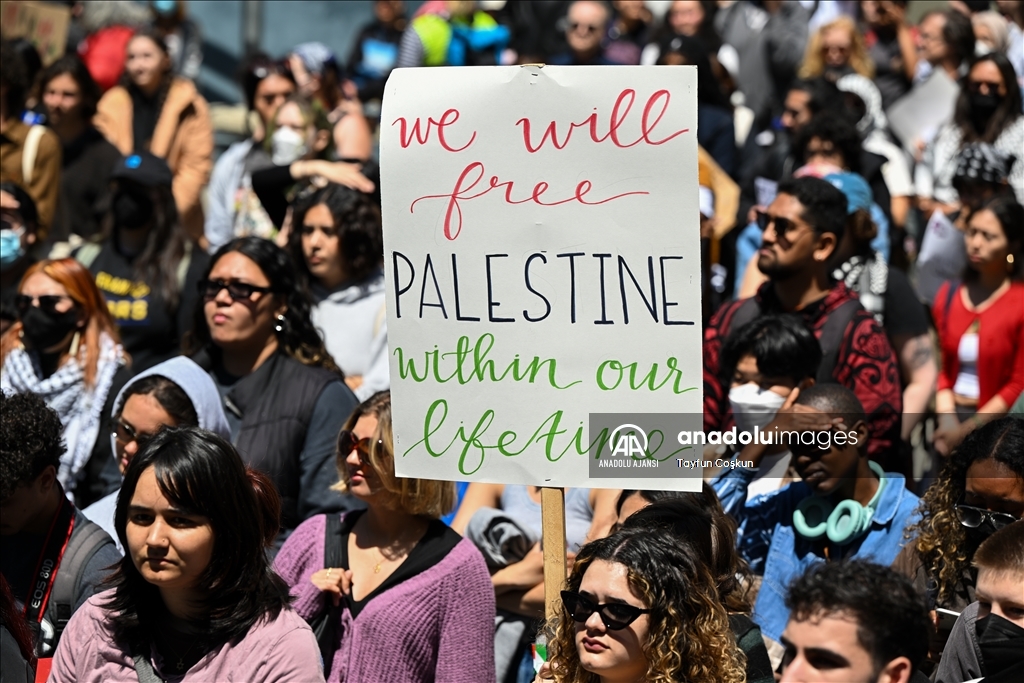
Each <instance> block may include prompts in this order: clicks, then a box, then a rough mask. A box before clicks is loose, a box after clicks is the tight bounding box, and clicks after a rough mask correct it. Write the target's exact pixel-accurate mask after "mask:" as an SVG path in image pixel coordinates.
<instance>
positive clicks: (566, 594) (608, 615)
mask: <svg viewBox="0 0 1024 683" xmlns="http://www.w3.org/2000/svg"><path fill="white" fill-rule="evenodd" d="M562 604H563V605H565V609H566V611H568V612H569V616H570V617H572V619H573V621H576V622H579V623H581V624H583V623H585V622H586V621H587V619H589V618H590V615H592V614H593V613H594V612H597V613H598V614H599V615H601V621H602V622H603V623H604V625H605V626H606V627H607V628H608V630H609V631H621V630H622V629H624V628H626V627H627V626H629V625H630V624H632V623H633V622H634V621H636V620H637V619H639V618H640V615H641V614H650V613H651V612H652V610H649V609H640V608H639V607H634V606H633V605H627V604H625V603H621V602H609V603H607V604H604V605H599V604H597V603H596V602H594V601H592V600H588V599H587V598H585V597H583V596H582V595H580V594H579V593H576V592H573V591H562Z"/></svg>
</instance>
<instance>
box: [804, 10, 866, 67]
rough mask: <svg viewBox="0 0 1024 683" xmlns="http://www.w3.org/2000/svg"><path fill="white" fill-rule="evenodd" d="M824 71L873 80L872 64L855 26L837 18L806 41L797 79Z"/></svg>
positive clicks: (844, 18)
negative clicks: (853, 74)
mask: <svg viewBox="0 0 1024 683" xmlns="http://www.w3.org/2000/svg"><path fill="white" fill-rule="evenodd" d="M826 72H828V73H830V74H834V75H836V76H837V77H838V76H845V75H846V74H850V73H856V74H860V75H861V76H864V77H865V78H874V76H875V64H874V62H872V61H871V58H870V57H869V56H868V48H867V45H866V44H865V43H864V36H863V35H862V34H861V32H860V31H858V30H857V24H856V23H854V21H853V19H851V18H850V17H847V16H841V17H838V18H836V19H834V20H833V21H830V22H828V23H827V24H824V25H823V26H822V27H821V28H819V29H818V32H817V33H815V34H813V35H812V36H811V39H810V40H809V41H808V42H807V52H806V53H805V54H804V63H803V64H802V65H801V66H800V72H799V74H798V76H799V77H800V78H816V77H818V76H821V75H823V74H825V73H826Z"/></svg>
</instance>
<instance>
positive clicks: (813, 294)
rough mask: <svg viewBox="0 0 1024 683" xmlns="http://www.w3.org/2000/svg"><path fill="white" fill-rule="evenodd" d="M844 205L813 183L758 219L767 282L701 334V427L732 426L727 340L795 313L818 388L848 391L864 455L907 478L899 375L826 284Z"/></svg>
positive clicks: (797, 182)
mask: <svg viewBox="0 0 1024 683" xmlns="http://www.w3.org/2000/svg"><path fill="white" fill-rule="evenodd" d="M846 209H847V200H846V195H844V194H843V193H842V192H841V191H840V190H838V189H836V188H835V187H834V186H833V185H832V184H831V183H828V182H826V181H824V180H821V179H820V178H796V179H792V180H787V181H785V182H783V183H782V184H781V185H780V186H779V193H778V195H777V196H776V197H775V200H774V201H773V202H772V203H771V205H770V206H769V207H768V208H767V209H766V210H765V211H764V212H763V213H761V214H760V215H759V216H758V221H759V224H760V225H761V226H762V228H763V229H764V235H763V242H762V245H761V249H760V250H759V251H758V259H757V267H758V268H760V270H761V272H763V273H765V274H766V275H767V276H768V278H769V279H768V282H765V283H764V284H763V285H762V286H761V287H760V289H758V291H757V294H756V295H755V296H753V297H752V298H750V299H743V300H740V301H734V302H731V303H729V304H727V305H725V306H723V307H722V308H721V309H719V311H718V313H716V314H715V315H714V317H713V318H712V319H711V323H710V325H709V326H708V328H707V329H706V330H705V332H704V429H706V430H726V429H729V428H731V427H732V426H733V424H734V420H733V416H732V410H731V408H730V406H729V400H728V393H729V385H728V384H726V383H724V382H723V380H722V377H721V376H720V374H721V359H720V354H721V349H722V346H723V344H724V343H725V341H726V340H727V339H728V338H729V335H730V334H732V333H733V332H734V331H736V330H738V329H740V328H741V327H742V326H743V325H745V324H746V323H748V322H751V321H752V320H755V319H756V318H758V317H759V316H761V315H766V314H775V315H779V314H784V313H796V314H797V315H799V316H800V317H801V318H802V319H803V321H804V322H805V323H806V324H807V326H808V327H809V328H810V329H811V330H812V331H813V332H814V336H815V337H817V338H818V342H819V343H820V344H821V351H822V362H821V365H820V366H819V367H818V374H817V378H816V379H817V383H818V384H822V383H827V382H834V383H838V384H841V385H843V386H845V387H847V388H849V389H851V390H852V391H853V393H854V394H856V396H857V398H858V399H859V401H860V403H861V405H862V406H863V407H864V410H865V411H866V412H867V425H868V428H869V430H870V432H871V442H870V444H869V445H868V452H869V453H870V455H871V457H872V458H873V459H876V460H878V462H879V463H880V464H881V465H882V466H883V468H884V469H885V470H887V471H895V472H900V473H901V474H904V475H906V474H909V473H910V463H909V462H901V461H900V457H899V453H898V451H897V450H895V449H893V445H894V444H895V443H897V441H898V439H899V435H900V411H901V409H902V406H903V399H902V396H901V393H900V380H899V377H900V374H899V367H898V365H897V363H896V354H895V353H894V352H893V350H892V347H891V346H890V345H889V340H888V339H887V338H886V336H885V332H883V331H882V329H881V328H880V327H879V326H878V324H877V323H876V322H875V319H874V317H873V316H872V315H871V314H870V313H868V312H867V311H865V310H864V308H863V307H862V306H861V305H860V302H859V301H858V300H857V297H856V296H855V295H854V294H853V293H852V292H851V291H850V290H849V289H848V288H847V287H846V285H845V284H843V283H842V282H833V281H832V276H831V273H830V270H829V265H828V263H829V259H830V257H831V256H832V255H833V254H834V253H835V250H836V247H837V246H838V244H839V242H840V241H841V240H842V237H843V232H844V229H845V226H846V217H847V212H846Z"/></svg>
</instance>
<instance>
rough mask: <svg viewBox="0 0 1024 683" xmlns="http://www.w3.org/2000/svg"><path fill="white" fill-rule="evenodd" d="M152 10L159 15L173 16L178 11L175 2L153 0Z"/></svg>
mask: <svg viewBox="0 0 1024 683" xmlns="http://www.w3.org/2000/svg"><path fill="white" fill-rule="evenodd" d="M153 9H155V10H156V11H157V12H159V13H160V14H173V13H174V12H175V11H176V10H177V9H178V3H177V2H176V0H155V1H154V2H153Z"/></svg>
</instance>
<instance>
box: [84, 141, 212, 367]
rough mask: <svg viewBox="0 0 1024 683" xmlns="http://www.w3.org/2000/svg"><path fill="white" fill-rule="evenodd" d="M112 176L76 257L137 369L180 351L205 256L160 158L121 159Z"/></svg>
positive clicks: (148, 155)
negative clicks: (96, 222) (186, 226)
mask: <svg viewBox="0 0 1024 683" xmlns="http://www.w3.org/2000/svg"><path fill="white" fill-rule="evenodd" d="M112 177H113V184H112V188H111V202H110V210H109V212H108V213H107V215H106V216H105V218H104V220H103V232H102V236H101V237H100V238H99V239H98V240H96V241H94V242H90V243H87V244H86V245H85V246H83V247H82V248H81V249H79V250H78V252H77V253H76V254H75V258H77V259H78V260H79V261H80V262H81V263H82V264H83V265H85V266H86V267H87V268H89V270H90V271H91V272H92V274H93V275H94V276H95V277H96V285H97V286H98V287H99V288H100V290H101V291H102V292H103V296H104V298H106V300H107V303H108V305H109V307H110V312H111V313H112V314H113V316H114V319H115V321H116V322H117V324H118V327H120V329H121V337H122V339H123V340H124V345H125V349H126V350H127V351H128V352H129V353H130V354H131V355H132V358H133V365H134V369H135V370H136V371H137V372H141V371H143V370H145V369H147V368H149V367H152V366H153V365H156V364H157V363H160V362H163V361H165V360H167V359H169V358H171V357H173V356H175V355H177V354H178V349H179V347H180V343H181V338H182V336H183V335H184V333H185V332H186V331H188V329H189V328H190V327H191V321H190V318H189V313H190V312H191V309H192V307H193V306H194V302H195V296H196V295H195V292H196V285H195V282H197V281H198V279H199V275H200V274H201V273H202V271H203V269H204V268H205V267H206V265H207V263H208V256H207V255H206V253H205V252H203V251H202V250H200V249H198V248H195V249H193V245H192V243H191V242H190V241H189V240H188V238H187V237H186V235H185V232H184V230H182V228H181V226H180V224H179V221H178V214H177V210H176V208H175V204H174V198H173V196H172V194H171V182H172V174H171V170H170V168H169V167H168V166H167V163H166V162H165V161H164V160H163V159H160V158H158V157H155V156H153V155H151V154H148V153H146V152H141V153H139V154H133V155H131V156H128V157H124V158H123V159H121V160H120V161H119V162H118V163H117V165H116V166H115V167H114V170H113V173H112Z"/></svg>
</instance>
